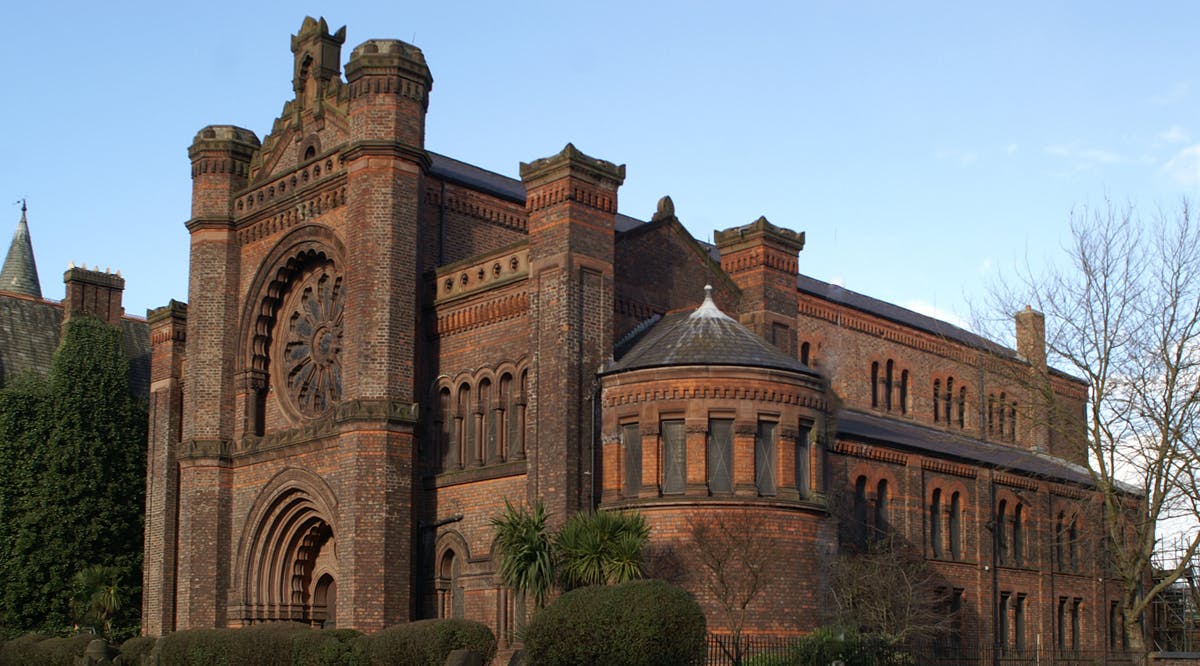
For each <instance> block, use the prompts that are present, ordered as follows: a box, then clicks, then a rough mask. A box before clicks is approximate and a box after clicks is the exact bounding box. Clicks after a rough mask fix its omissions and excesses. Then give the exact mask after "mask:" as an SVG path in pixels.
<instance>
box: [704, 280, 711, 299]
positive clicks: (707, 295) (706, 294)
mask: <svg viewBox="0 0 1200 666" xmlns="http://www.w3.org/2000/svg"><path fill="white" fill-rule="evenodd" d="M704 300H706V301H710V302H711V301H712V285H711V284H706V285H704Z"/></svg>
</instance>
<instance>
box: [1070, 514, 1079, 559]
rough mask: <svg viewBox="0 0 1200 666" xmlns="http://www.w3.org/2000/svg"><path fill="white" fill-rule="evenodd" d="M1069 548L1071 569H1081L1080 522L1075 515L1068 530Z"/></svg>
mask: <svg viewBox="0 0 1200 666" xmlns="http://www.w3.org/2000/svg"><path fill="white" fill-rule="evenodd" d="M1067 550H1068V551H1069V552H1070V556H1069V560H1070V565H1071V571H1079V523H1078V522H1077V521H1076V519H1075V517H1074V516H1072V517H1071V527H1070V528H1068V530H1067Z"/></svg>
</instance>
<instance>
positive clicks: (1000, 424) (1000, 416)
mask: <svg viewBox="0 0 1200 666" xmlns="http://www.w3.org/2000/svg"><path fill="white" fill-rule="evenodd" d="M1007 403H1008V398H1007V397H1006V396H1005V395H1004V394H1003V393H1001V394H1000V402H999V404H997V405H996V407H997V409H996V412H997V414H996V421H997V425H996V434H997V435H999V436H1000V439H1007V438H1008V430H1007V429H1006V426H1005V425H1004V416H1005V414H1004V411H1005V409H1006V408H1007Z"/></svg>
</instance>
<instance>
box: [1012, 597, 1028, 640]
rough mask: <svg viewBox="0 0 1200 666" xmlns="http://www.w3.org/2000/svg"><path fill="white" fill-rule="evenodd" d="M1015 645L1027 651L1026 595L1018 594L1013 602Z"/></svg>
mask: <svg viewBox="0 0 1200 666" xmlns="http://www.w3.org/2000/svg"><path fill="white" fill-rule="evenodd" d="M1013 647H1014V648H1015V649H1016V650H1017V652H1024V651H1025V595H1024V594H1018V595H1017V598H1016V602H1015V603H1014V604H1013Z"/></svg>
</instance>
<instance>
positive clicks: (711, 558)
mask: <svg viewBox="0 0 1200 666" xmlns="http://www.w3.org/2000/svg"><path fill="white" fill-rule="evenodd" d="M773 535H774V531H773V530H772V529H770V526H768V525H767V521H766V518H765V516H764V514H763V513H762V512H761V511H738V512H731V511H713V512H708V513H700V514H693V515H691V516H689V517H688V542H687V551H686V552H687V556H688V557H689V558H690V559H693V560H694V561H693V565H694V566H696V569H695V570H694V571H695V573H694V574H692V576H694V577H695V578H696V580H697V582H698V583H699V584H700V587H701V589H702V592H703V594H704V595H705V596H707V597H710V598H711V599H712V600H713V601H715V602H716V604H717V606H718V608H719V609H720V611H721V615H722V618H721V619H722V620H723V621H724V623H725V626H726V627H727V628H728V629H729V634H730V635H729V640H728V641H720V646H721V649H722V651H724V652H725V654H726V656H728V657H729V658H730V660H732V662H733V663H734V664H740V663H742V657H743V647H744V646H743V644H742V631H743V630H744V629H745V626H746V615H747V611H748V609H749V608H750V605H751V604H752V603H753V602H754V600H755V599H756V598H757V597H758V596H759V595H760V594H761V593H762V592H763V590H765V589H766V588H767V587H768V586H769V585H770V582H771V581H770V574H769V565H770V563H771V562H772V561H773V558H774V557H775V553H776V552H777V551H778V541H779V540H778V538H777V537H775V536H773Z"/></svg>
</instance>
